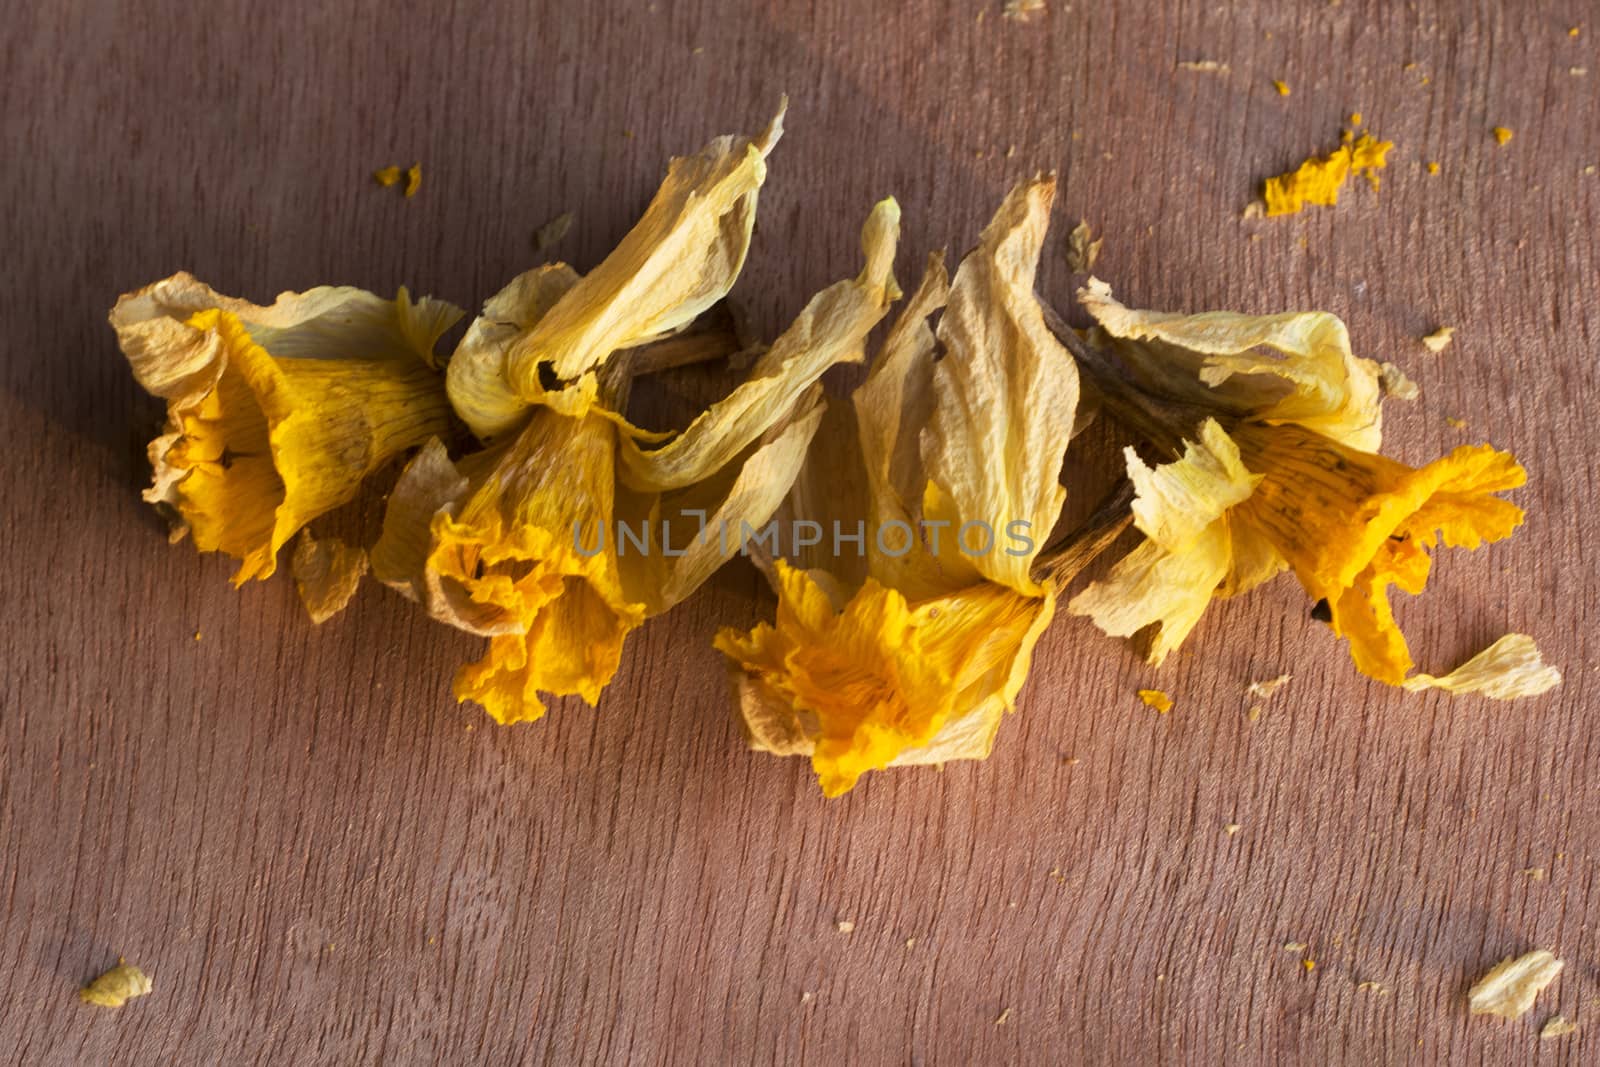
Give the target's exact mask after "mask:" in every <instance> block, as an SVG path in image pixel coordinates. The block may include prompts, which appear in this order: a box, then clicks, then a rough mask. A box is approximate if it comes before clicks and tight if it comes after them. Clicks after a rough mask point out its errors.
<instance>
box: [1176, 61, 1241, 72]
mask: <svg viewBox="0 0 1600 1067" xmlns="http://www.w3.org/2000/svg"><path fill="white" fill-rule="evenodd" d="M1178 69H1179V70H1194V71H1199V72H1200V73H1201V74H1226V73H1228V71H1229V69H1230V68H1229V66H1228V64H1226V63H1222V62H1219V61H1218V60H1215V59H1186V60H1184V61H1182V62H1181V63H1179V64H1178Z"/></svg>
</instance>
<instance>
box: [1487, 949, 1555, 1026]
mask: <svg viewBox="0 0 1600 1067" xmlns="http://www.w3.org/2000/svg"><path fill="white" fill-rule="evenodd" d="M1562 966H1564V965H1563V964H1562V962H1561V961H1560V960H1558V959H1556V958H1555V956H1554V955H1552V954H1551V953H1549V952H1547V951H1545V950H1544V949H1535V950H1534V951H1533V952H1529V953H1528V954H1526V955H1524V956H1517V957H1513V958H1508V959H1505V960H1502V961H1500V962H1499V963H1498V964H1496V965H1495V967H1494V968H1493V969H1492V970H1491V971H1489V973H1488V974H1486V975H1484V976H1483V977H1482V978H1480V979H1478V981H1477V984H1475V985H1474V986H1473V987H1472V988H1471V989H1469V990H1467V1002H1468V1004H1469V1006H1470V1007H1471V1009H1472V1014H1474V1015H1498V1016H1500V1017H1501V1018H1503V1019H1515V1018H1517V1017H1519V1016H1521V1015H1522V1014H1523V1013H1525V1012H1526V1011H1527V1010H1528V1009H1529V1008H1531V1007H1533V1001H1534V998H1535V997H1537V996H1538V995H1539V994H1540V993H1541V992H1542V991H1543V990H1544V987H1545V986H1547V985H1549V984H1550V983H1551V982H1553V981H1555V980H1556V975H1558V974H1560V973H1561V968H1562Z"/></svg>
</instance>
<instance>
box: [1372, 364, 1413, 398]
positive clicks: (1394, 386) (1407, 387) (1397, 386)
mask: <svg viewBox="0 0 1600 1067" xmlns="http://www.w3.org/2000/svg"><path fill="white" fill-rule="evenodd" d="M1378 384H1379V385H1381V386H1383V393H1384V395H1385V396H1392V397H1394V398H1395V399H1396V400H1415V399H1416V398H1417V397H1419V396H1421V395H1422V390H1421V389H1419V388H1418V387H1417V383H1416V382H1414V381H1412V380H1411V379H1410V378H1408V377H1406V372H1405V371H1403V370H1401V369H1400V368H1399V367H1397V366H1395V365H1394V364H1393V363H1387V362H1386V363H1384V364H1383V365H1382V366H1381V367H1380V374H1379V377H1378Z"/></svg>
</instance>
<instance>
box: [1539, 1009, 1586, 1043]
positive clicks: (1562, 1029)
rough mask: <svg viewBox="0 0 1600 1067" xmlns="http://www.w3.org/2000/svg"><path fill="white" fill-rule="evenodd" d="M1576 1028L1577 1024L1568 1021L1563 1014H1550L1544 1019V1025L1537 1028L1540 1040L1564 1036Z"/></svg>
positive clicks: (1551, 1039) (1552, 1039)
mask: <svg viewBox="0 0 1600 1067" xmlns="http://www.w3.org/2000/svg"><path fill="white" fill-rule="evenodd" d="M1577 1028H1578V1024H1577V1023H1574V1022H1568V1021H1567V1017H1566V1016H1565V1015H1552V1016H1550V1018H1548V1019H1546V1020H1545V1023H1544V1026H1543V1027H1541V1028H1540V1030H1539V1040H1540V1041H1554V1040H1555V1039H1556V1038H1558V1037H1566V1036H1567V1035H1568V1034H1570V1033H1572V1032H1573V1031H1574V1030H1576V1029H1577Z"/></svg>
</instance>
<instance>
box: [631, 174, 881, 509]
mask: <svg viewBox="0 0 1600 1067" xmlns="http://www.w3.org/2000/svg"><path fill="white" fill-rule="evenodd" d="M899 232H900V207H899V205H898V204H896V203H895V202H894V200H892V199H890V200H884V201H882V202H880V203H879V204H878V205H877V206H875V207H874V208H873V209H872V213H871V215H870V216H869V217H868V219H867V222H866V225H865V226H864V227H863V228H862V231H861V244H862V250H863V252H864V253H865V255H866V266H865V267H863V269H862V271H861V274H860V275H859V276H857V277H856V278H854V279H851V280H848V281H842V282H837V283H835V284H834V285H831V286H829V287H828V288H827V289H824V290H823V291H822V292H820V293H818V294H817V295H816V296H815V297H813V298H812V299H811V302H810V303H809V304H808V305H807V306H806V308H805V310H804V311H802V312H801V313H800V317H799V318H797V319H796V320H795V321H794V323H793V324H792V325H791V326H790V327H789V328H788V329H787V330H785V331H784V333H783V335H782V336H781V337H779V338H778V339H777V341H775V342H774V343H773V345H772V347H771V348H770V349H769V350H768V351H767V353H766V354H765V355H763V356H762V357H761V358H760V360H758V361H757V362H756V365H755V366H754V367H753V368H752V370H751V372H750V376H749V378H748V379H747V380H746V381H745V382H744V383H742V384H741V385H739V386H738V387H737V388H736V389H734V390H733V392H732V393H730V394H729V395H728V396H727V397H725V398H723V399H722V400H720V401H718V402H717V403H715V404H712V405H711V407H710V408H709V409H707V410H706V411H705V412H703V413H702V414H701V415H700V416H699V417H698V418H696V419H695V420H694V422H692V423H691V424H690V425H689V426H688V428H686V429H685V430H684V431H683V432H682V433H680V434H678V435H676V436H675V437H673V438H672V439H671V440H669V441H667V442H666V443H665V444H662V445H660V446H658V447H655V448H651V449H649V450H646V449H644V448H641V447H640V445H639V444H638V442H636V441H635V440H633V439H632V438H631V436H625V437H624V439H623V440H622V443H621V450H620V452H619V460H620V464H619V465H620V469H621V476H622V480H623V483H624V484H626V485H628V486H629V487H630V488H633V489H635V490H638V491H641V492H651V491H656V492H660V491H666V490H670V489H678V488H682V487H683V486H686V485H691V484H693V483H694V482H697V481H700V480H702V479H704V478H706V477H709V476H710V475H711V474H713V473H714V472H716V471H718V470H721V469H722V468H723V467H725V466H727V464H728V463H729V462H731V461H732V460H733V458H734V457H735V456H737V455H738V454H739V452H740V451H742V450H743V449H744V448H745V446H747V445H748V444H749V443H750V442H751V441H753V440H755V439H756V438H757V437H759V436H761V434H762V433H764V432H766V430H767V429H768V428H769V427H770V426H772V425H773V424H774V423H776V422H777V421H778V420H779V419H781V418H782V417H783V416H784V415H785V414H786V413H787V412H789V411H790V410H791V409H792V408H793V406H794V403H795V399H796V397H798V396H799V395H800V394H801V393H802V392H804V391H805V390H806V389H807V388H809V387H810V386H811V385H812V383H814V382H815V381H816V380H817V379H818V378H820V377H821V376H822V374H823V372H824V371H826V370H827V369H828V368H829V367H832V366H834V365H835V364H838V363H856V362H860V361H861V359H862V358H863V354H864V353H863V346H864V345H865V343H866V339H867V335H868V334H869V333H871V332H872V328H873V327H874V326H876V325H877V324H878V322H879V321H880V320H882V318H883V316H884V314H885V313H886V312H887V311H888V308H889V305H890V303H892V302H893V301H894V300H896V299H897V298H898V297H899V296H900V291H899V288H898V287H897V286H896V285H895V281H894V253H895V245H896V242H897V240H898V237H899Z"/></svg>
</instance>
